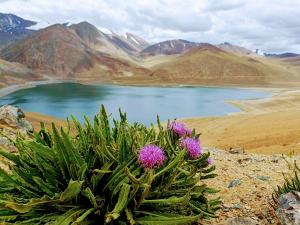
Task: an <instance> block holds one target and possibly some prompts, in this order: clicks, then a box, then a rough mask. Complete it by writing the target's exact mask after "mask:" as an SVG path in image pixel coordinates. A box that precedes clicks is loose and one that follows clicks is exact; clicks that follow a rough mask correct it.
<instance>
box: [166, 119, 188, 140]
mask: <svg viewBox="0 0 300 225" xmlns="http://www.w3.org/2000/svg"><path fill="white" fill-rule="evenodd" d="M168 129H169V130H171V131H173V132H174V133H175V134H178V135H179V136H180V137H183V136H190V135H191V134H192V130H191V129H189V128H187V127H186V126H185V124H184V123H179V122H176V121H173V122H172V123H170V124H169V126H168Z"/></svg>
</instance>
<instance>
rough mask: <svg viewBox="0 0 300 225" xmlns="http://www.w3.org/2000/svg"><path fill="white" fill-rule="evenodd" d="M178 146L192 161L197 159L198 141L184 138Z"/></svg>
mask: <svg viewBox="0 0 300 225" xmlns="http://www.w3.org/2000/svg"><path fill="white" fill-rule="evenodd" d="M180 144H181V146H182V147H183V148H185V149H186V150H187V152H188V154H189V156H190V157H191V158H192V159H196V158H198V157H199V156H200V155H201V154H202V151H201V146H200V141H199V140H197V139H194V138H185V139H181V140H180Z"/></svg>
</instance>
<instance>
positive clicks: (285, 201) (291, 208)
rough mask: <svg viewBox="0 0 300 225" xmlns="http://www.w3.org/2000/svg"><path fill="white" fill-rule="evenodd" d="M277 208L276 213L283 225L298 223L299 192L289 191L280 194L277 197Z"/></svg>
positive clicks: (299, 222)
mask: <svg viewBox="0 0 300 225" xmlns="http://www.w3.org/2000/svg"><path fill="white" fill-rule="evenodd" d="M278 204H279V208H278V209H277V210H276V214H277V216H278V217H279V219H280V220H281V222H282V224H285V225H299V224H300V192H297V191H291V192H289V193H286V194H282V195H281V196H280V197H279V199H278Z"/></svg>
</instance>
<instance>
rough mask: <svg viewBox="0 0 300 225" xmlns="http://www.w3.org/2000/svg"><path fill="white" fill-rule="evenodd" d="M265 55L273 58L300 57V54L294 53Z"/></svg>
mask: <svg viewBox="0 0 300 225" xmlns="http://www.w3.org/2000/svg"><path fill="white" fill-rule="evenodd" d="M264 55H265V56H266V57H273V58H289V57H296V56H300V54H296V53H292V52H285V53H281V54H270V53H265V54H264Z"/></svg>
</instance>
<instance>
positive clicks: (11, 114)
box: [0, 105, 33, 132]
mask: <svg viewBox="0 0 300 225" xmlns="http://www.w3.org/2000/svg"><path fill="white" fill-rule="evenodd" d="M0 126H1V127H2V128H3V127H10V128H14V129H19V130H20V131H23V132H32V131H33V127H32V125H31V123H30V122H28V121H27V120H26V119H25V114H24V112H23V111H22V110H21V109H20V108H18V107H15V106H11V105H4V106H1V107H0Z"/></svg>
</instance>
